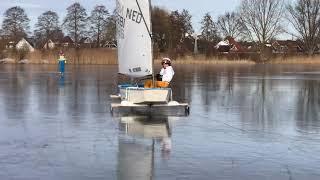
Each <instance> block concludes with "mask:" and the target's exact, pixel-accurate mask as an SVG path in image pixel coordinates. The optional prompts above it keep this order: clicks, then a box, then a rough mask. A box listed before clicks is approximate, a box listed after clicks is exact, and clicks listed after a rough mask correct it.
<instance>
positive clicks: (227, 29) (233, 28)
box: [217, 12, 244, 38]
mask: <svg viewBox="0 0 320 180" xmlns="http://www.w3.org/2000/svg"><path fill="white" fill-rule="evenodd" d="M217 28H218V30H219V32H220V33H221V34H222V35H223V37H228V36H231V37H233V38H237V37H239V36H240V35H241V34H243V33H244V27H243V24H242V22H241V19H240V15H239V14H238V13H235V12H227V13H225V14H224V15H222V16H219V17H218V21H217Z"/></svg>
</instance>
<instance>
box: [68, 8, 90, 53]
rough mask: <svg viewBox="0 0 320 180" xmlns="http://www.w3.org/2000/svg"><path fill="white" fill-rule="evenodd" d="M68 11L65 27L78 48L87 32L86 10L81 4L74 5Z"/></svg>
mask: <svg viewBox="0 0 320 180" xmlns="http://www.w3.org/2000/svg"><path fill="white" fill-rule="evenodd" d="M67 11H68V12H67V16H66V17H65V19H64V22H63V25H64V26H65V27H66V29H67V31H68V32H69V35H70V36H71V37H73V39H74V43H75V45H76V47H78V45H79V40H80V38H81V37H82V36H83V35H84V33H85V32H86V25H87V24H86V23H87V19H88V18H87V13H86V9H85V8H84V7H82V6H81V5H80V4H79V3H74V4H72V5H71V6H69V7H68V8H67Z"/></svg>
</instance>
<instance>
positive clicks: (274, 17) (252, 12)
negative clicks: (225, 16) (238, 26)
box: [239, 0, 285, 44]
mask: <svg viewBox="0 0 320 180" xmlns="http://www.w3.org/2000/svg"><path fill="white" fill-rule="evenodd" d="M284 9H285V8H284V0H242V1H241V4H240V11H239V12H240V18H241V22H242V23H243V24H244V25H245V27H246V29H245V30H246V31H247V33H248V35H249V38H250V39H254V40H257V41H258V42H259V43H260V44H265V43H267V42H269V41H270V40H271V39H273V38H274V37H276V36H277V35H279V34H281V33H282V32H283V30H282V27H281V20H282V18H283V13H284Z"/></svg>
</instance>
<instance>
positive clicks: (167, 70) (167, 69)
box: [144, 58, 174, 88]
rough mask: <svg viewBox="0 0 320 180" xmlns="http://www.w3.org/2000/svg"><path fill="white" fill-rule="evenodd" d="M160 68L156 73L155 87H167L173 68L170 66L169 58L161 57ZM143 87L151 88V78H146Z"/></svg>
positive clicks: (172, 74)
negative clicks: (158, 72)
mask: <svg viewBox="0 0 320 180" xmlns="http://www.w3.org/2000/svg"><path fill="white" fill-rule="evenodd" d="M161 65H162V68H161V71H160V74H158V75H157V81H156V82H155V85H156V87H157V88H167V87H169V84H170V82H171V80H172V78H173V76H174V70H173V68H172V66H171V59H170V58H163V59H162V62H161ZM144 87H145V88H152V87H153V83H152V80H148V81H146V82H145V85H144Z"/></svg>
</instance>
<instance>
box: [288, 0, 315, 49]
mask: <svg viewBox="0 0 320 180" xmlns="http://www.w3.org/2000/svg"><path fill="white" fill-rule="evenodd" d="M288 12H289V14H290V17H289V18H288V19H289V21H290V22H291V24H292V25H293V27H294V29H295V30H296V32H297V34H296V36H297V37H298V38H299V39H301V40H302V41H303V43H304V47H305V49H306V50H307V51H308V54H309V55H312V54H314V51H315V49H316V47H317V43H318V42H319V36H320V0H297V1H296V2H295V3H294V4H293V5H288Z"/></svg>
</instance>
